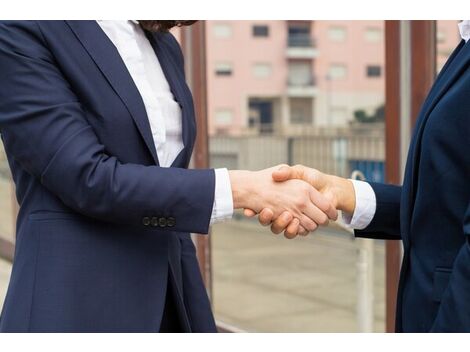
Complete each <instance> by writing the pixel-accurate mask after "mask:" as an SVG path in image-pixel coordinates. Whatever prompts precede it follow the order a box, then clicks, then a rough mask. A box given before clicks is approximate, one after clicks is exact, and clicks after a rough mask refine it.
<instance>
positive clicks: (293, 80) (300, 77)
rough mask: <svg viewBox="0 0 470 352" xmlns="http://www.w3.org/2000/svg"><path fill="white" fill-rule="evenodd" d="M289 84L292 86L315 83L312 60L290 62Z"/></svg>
mask: <svg viewBox="0 0 470 352" xmlns="http://www.w3.org/2000/svg"><path fill="white" fill-rule="evenodd" d="M289 85H290V86H310V85H313V76H312V63H311V61H292V62H289Z"/></svg>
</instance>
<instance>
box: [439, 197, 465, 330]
mask: <svg viewBox="0 0 470 352" xmlns="http://www.w3.org/2000/svg"><path fill="white" fill-rule="evenodd" d="M463 236H464V238H465V242H464V244H463V245H462V248H461V249H460V251H459V253H458V255H457V257H456V259H455V261H454V264H453V267H452V271H451V272H449V273H443V274H444V275H449V276H448V278H447V279H446V281H447V280H448V285H447V288H446V289H445V291H444V293H443V294H442V298H441V303H440V305H439V310H438V312H437V316H436V319H435V320H434V324H433V326H432V328H431V332H470V203H469V205H468V207H467V211H466V213H465V216H464V220H463Z"/></svg>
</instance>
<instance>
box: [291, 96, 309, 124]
mask: <svg viewBox="0 0 470 352" xmlns="http://www.w3.org/2000/svg"><path fill="white" fill-rule="evenodd" d="M312 106H313V101H312V99H311V98H292V99H290V121H291V123H292V124H310V125H311V124H312V122H313V109H312Z"/></svg>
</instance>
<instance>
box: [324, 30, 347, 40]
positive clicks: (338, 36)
mask: <svg viewBox="0 0 470 352" xmlns="http://www.w3.org/2000/svg"><path fill="white" fill-rule="evenodd" d="M328 37H329V38H330V40H331V41H333V42H344V41H345V40H346V28H344V27H330V28H329V29H328Z"/></svg>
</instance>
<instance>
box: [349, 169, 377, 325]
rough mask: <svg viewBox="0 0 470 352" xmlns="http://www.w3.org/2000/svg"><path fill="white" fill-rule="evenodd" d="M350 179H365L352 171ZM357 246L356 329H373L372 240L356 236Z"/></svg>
mask: <svg viewBox="0 0 470 352" xmlns="http://www.w3.org/2000/svg"><path fill="white" fill-rule="evenodd" d="M351 178H352V179H357V180H362V181H363V180H365V177H364V174H362V172H360V171H357V170H356V171H354V172H353V173H352V175H351ZM355 243H356V246H357V262H356V270H357V281H356V282H357V302H356V309H357V330H358V331H359V332H373V331H374V240H370V239H365V238H356V239H355Z"/></svg>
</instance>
